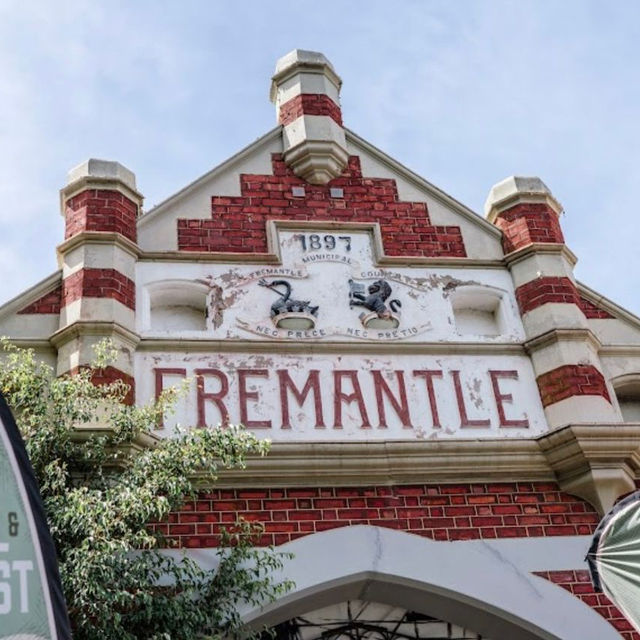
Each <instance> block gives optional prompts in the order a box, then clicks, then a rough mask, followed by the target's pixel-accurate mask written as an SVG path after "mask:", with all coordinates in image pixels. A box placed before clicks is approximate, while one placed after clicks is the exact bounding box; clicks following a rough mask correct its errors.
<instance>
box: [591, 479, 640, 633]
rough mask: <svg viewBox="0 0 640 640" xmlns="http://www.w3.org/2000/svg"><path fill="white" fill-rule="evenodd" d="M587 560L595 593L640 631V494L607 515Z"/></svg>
mask: <svg viewBox="0 0 640 640" xmlns="http://www.w3.org/2000/svg"><path fill="white" fill-rule="evenodd" d="M586 560H587V562H588V564H589V571H590V572H591V580H592V581H593V586H594V588H595V589H596V591H601V592H603V593H604V594H605V595H606V596H607V597H608V598H609V599H610V600H611V601H612V602H613V603H614V604H615V605H616V606H617V607H618V609H620V611H621V612H622V613H623V614H624V616H625V617H626V618H627V619H628V620H629V622H631V624H633V626H634V627H635V629H636V630H637V631H638V632H640V491H636V492H635V493H632V494H631V495H629V496H627V497H626V498H625V499H624V500H621V501H620V502H619V503H618V504H617V505H616V506H615V507H613V509H611V511H609V513H607V514H606V515H605V516H604V518H603V519H602V521H601V522H600V524H599V525H598V528H597V529H596V531H595V534H594V536H593V540H592V541H591V546H590V547H589V551H588V553H587V558H586Z"/></svg>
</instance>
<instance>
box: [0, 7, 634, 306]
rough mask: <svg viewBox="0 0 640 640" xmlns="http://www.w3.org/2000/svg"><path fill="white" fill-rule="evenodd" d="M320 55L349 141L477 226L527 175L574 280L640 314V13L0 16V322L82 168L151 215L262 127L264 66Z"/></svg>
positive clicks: (41, 266)
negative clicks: (503, 188) (497, 193)
mask: <svg viewBox="0 0 640 640" xmlns="http://www.w3.org/2000/svg"><path fill="white" fill-rule="evenodd" d="M294 48H301V49H311V50H315V51H321V52H323V53H324V54H325V55H326V56H327V57H328V58H329V60H330V61H331V62H332V63H333V65H334V67H335V69H336V71H337V72H338V73H339V74H340V76H341V77H342V79H343V87H342V94H341V101H342V113H343V118H344V122H345V125H346V126H347V127H348V128H350V129H352V130H353V131H355V132H356V133H357V134H358V135H360V136H362V137H364V138H365V139H366V140H368V141H369V142H371V143H372V144H374V145H375V146H377V147H379V148H380V149H382V150H383V151H385V152H386V153H388V154H389V155H391V156H392V157H394V158H395V159H396V160H398V161H399V162H401V163H402V164H404V165H406V166H407V167H409V168H410V169H412V170H413V171H415V172H416V173H418V174H420V175H422V176H423V177H424V178H426V179H427V180H429V181H430V182H432V183H433V184H435V185H436V186H438V187H439V188H441V189H442V190H444V191H445V192H447V193H449V194H450V195H452V196H453V197H454V198H456V199H457V200H459V201H461V202H463V203H464V204H466V205H467V206H468V207H470V208H471V209H473V210H474V211H476V212H477V213H479V214H482V211H483V205H484V201H485V199H486V197H487V194H488V192H489V190H490V188H491V186H492V185H493V184H495V183H496V182H499V181H500V180H502V179H503V178H505V177H507V176H509V175H532V176H533V175H537V176H539V177H541V178H542V180H543V181H544V182H545V183H546V184H547V185H548V186H549V188H550V189H551V190H552V192H553V194H554V195H555V197H556V198H557V199H558V200H559V201H560V202H561V203H562V204H563V206H564V209H565V213H564V215H563V217H562V220H561V223H562V227H563V230H564V234H565V239H566V241H567V245H568V246H569V248H570V249H571V250H572V251H573V252H574V253H575V254H576V255H577V256H578V259H579V262H578V265H577V267H576V270H575V274H576V277H577V278H578V279H579V280H580V281H581V282H583V283H585V284H587V285H588V286H590V287H591V288H593V289H595V290H597V291H599V292H600V293H602V294H604V295H606V296H607V297H608V298H610V299H612V300H613V301H614V302H616V303H618V304H620V305H621V306H623V307H625V308H627V309H628V310H630V311H632V312H633V313H635V314H640V288H639V287H638V281H639V275H638V274H640V250H639V248H638V244H639V239H638V237H637V234H638V231H639V230H640V220H639V218H640V213H639V212H638V209H639V205H638V202H637V199H638V193H637V192H636V190H635V187H636V185H638V184H639V183H640V157H639V156H640V65H639V64H638V62H639V58H640V55H639V54H640V3H635V2H622V1H619V2H609V1H601V2H600V1H599V2H591V1H588V0H581V1H574V0H554V1H550V0H537V1H535V2H530V1H528V0H513V1H506V0H505V1H503V0H484V1H475V0H458V1H452V0H446V1H431V0H393V1H390V0H384V1H377V0H344V1H342V2H338V1H332V0H324V1H322V2H312V1H311V0H306V1H305V0H296V1H289V0H278V1H277V2H276V1H272V0H243V1H242V2H231V1H224V2H223V1H221V0H208V1H204V0H182V1H177V0H176V1H175V2H167V1H164V0H150V1H147V0H125V1H122V0H108V1H107V0H57V1H56V2H51V0H45V1H41V0H29V1H28V2H25V1H24V0H15V1H14V0H0V202H1V203H2V206H1V207H0V231H1V232H0V274H1V275H0V303H1V302H4V301H6V300H8V299H10V298H12V297H13V296H15V295H17V294H18V293H20V292H21V291H23V290H24V289H26V288H28V287H30V286H32V285H34V284H36V283H37V282H38V281H39V280H41V279H43V278H45V277H46V276H48V275H49V274H51V273H53V272H54V271H55V270H56V269H57V263H56V254H55V247H56V246H57V245H58V244H59V243H60V242H61V241H62V238H63V220H62V217H61V215H60V209H59V195H58V191H59V189H60V188H61V187H62V186H63V185H64V184H65V181H66V173H67V171H68V170H69V169H71V168H72V167H74V166H76V165H77V164H79V163H81V162H83V161H84V160H86V159H87V158H89V157H93V158H102V159H108V160H117V161H119V162H121V163H122V164H124V165H125V166H126V167H128V168H129V169H131V170H132V171H134V172H135V174H136V177H137V182H138V188H139V190H140V191H141V192H142V193H143V194H144V196H145V209H146V210H149V209H150V208H152V207H153V206H154V205H155V204H157V203H159V202H161V201H162V200H164V199H165V198H167V197H168V196H170V195H171V194H173V193H174V192H176V191H177V190H179V189H180V188H182V187H183V186H185V185H186V184H187V183H189V182H191V181H193V180H194V179H196V178H197V177H199V176H200V175H202V174H204V173H206V172H207V171H209V170H210V169H212V168H213V167H214V166H216V165H218V164H219V163H221V162H222V161H224V160H225V159H226V158H228V157H229V156H230V155H232V154H233V153H235V152H236V151H238V150H240V149H241V148H243V147H244V146H246V145H247V144H249V143H251V142H252V141H253V140H255V139H256V138H258V137H259V136H261V135H262V134H264V133H266V132H267V131H269V130H270V129H271V128H272V127H273V126H274V125H275V110H274V107H273V105H271V104H270V102H269V99H268V91H269V84H270V77H271V75H272V74H273V70H274V66H275V62H276V60H277V59H278V58H279V57H281V56H282V55H284V54H285V53H287V52H288V51H290V50H292V49H294Z"/></svg>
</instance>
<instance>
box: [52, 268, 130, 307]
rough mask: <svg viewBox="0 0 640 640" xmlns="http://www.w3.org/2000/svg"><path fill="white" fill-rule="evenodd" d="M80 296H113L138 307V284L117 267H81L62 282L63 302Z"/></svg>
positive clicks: (123, 302)
mask: <svg viewBox="0 0 640 640" xmlns="http://www.w3.org/2000/svg"><path fill="white" fill-rule="evenodd" d="M79 298H112V299H114V300H118V301H120V302H122V304H124V305H126V306H127V307H129V308H130V309H134V310H135V308H136V285H135V283H134V282H133V280H131V279H130V278H127V277H126V276H123V275H122V274H121V273H120V272H119V271H116V270H115V269H95V268H86V269H80V270H79V271H76V272H75V273H72V274H71V275H70V276H68V277H67V278H65V279H64V280H63V282H62V304H63V306H66V305H68V304H70V303H71V302H73V301H74V300H78V299H79Z"/></svg>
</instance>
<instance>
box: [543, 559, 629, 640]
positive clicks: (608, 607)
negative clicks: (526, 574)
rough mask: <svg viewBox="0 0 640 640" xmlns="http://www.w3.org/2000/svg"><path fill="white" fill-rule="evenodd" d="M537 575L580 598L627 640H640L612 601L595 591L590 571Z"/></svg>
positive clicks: (545, 572)
mask: <svg viewBox="0 0 640 640" xmlns="http://www.w3.org/2000/svg"><path fill="white" fill-rule="evenodd" d="M535 574H536V575H537V576H541V577H542V578H545V579H546V580H549V581H551V582H553V583H554V584H557V585H559V586H561V587H562V588H563V589H566V590H567V591H569V592H570V593H572V594H573V595H574V596H576V597H577V598H580V600H582V601H583V602H584V603H585V604H588V605H589V606H590V607H592V608H593V609H595V610H596V611H597V612H598V613H599V614H600V615H601V616H602V617H603V618H605V620H608V621H609V622H610V623H611V624H612V625H613V626H614V627H615V628H616V629H617V630H618V631H619V632H620V635H621V636H622V637H623V638H625V640H640V633H637V632H635V631H634V630H633V626H632V625H631V623H630V622H629V621H628V620H627V619H626V618H625V617H624V616H623V615H622V614H621V613H620V611H619V610H618V609H617V608H616V607H615V606H614V605H613V604H612V603H611V600H609V598H607V597H606V596H605V595H604V594H602V593H596V592H595V591H594V589H593V585H592V584H591V578H590V577H589V572H588V571H586V570H578V571H572V570H568V571H536V572H535Z"/></svg>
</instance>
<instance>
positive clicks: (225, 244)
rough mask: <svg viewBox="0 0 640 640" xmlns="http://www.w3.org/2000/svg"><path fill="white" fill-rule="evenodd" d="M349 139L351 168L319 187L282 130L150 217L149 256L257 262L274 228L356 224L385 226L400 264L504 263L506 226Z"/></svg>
mask: <svg viewBox="0 0 640 640" xmlns="http://www.w3.org/2000/svg"><path fill="white" fill-rule="evenodd" d="M346 137H347V144H348V150H349V154H350V160H349V165H348V167H347V168H346V169H345V171H344V172H343V174H342V175H341V176H339V177H338V178H335V179H334V180H332V181H331V182H330V183H329V184H328V185H322V186H316V185H310V184H308V183H306V182H305V181H303V180H301V179H300V178H298V177H296V176H295V175H294V174H293V172H292V171H291V170H290V169H289V168H288V167H287V166H286V165H285V164H284V163H283V162H282V158H281V153H282V128H281V127H277V128H275V129H273V130H272V131H271V132H269V133H268V134H266V135H265V136H263V137H262V138H260V139H259V140H257V141H256V142H255V143H253V144H252V145H250V146H249V147H247V148H245V149H243V150H242V151H241V152H240V153H238V154H236V155H235V156H233V157H232V158H230V159H229V160H228V161H226V162H225V163H223V164H221V165H220V166H218V167H216V168H215V169H213V170H212V171H210V172H208V173H207V174H205V175H204V176H202V177H201V178H199V179H198V180H196V181H195V182H193V183H191V184H190V185H188V186H187V187H185V188H184V189H182V190H181V191H179V192H178V193H176V194H175V195H174V196H172V197H170V198H168V199H167V200H165V201H164V202H163V203H161V204H160V205H158V206H157V207H155V208H154V209H152V210H151V211H149V212H148V213H147V214H145V215H144V216H143V217H142V218H141V220H140V222H139V235H140V239H139V242H140V246H141V248H142V249H143V250H144V251H150V252H166V251H185V252H208V253H219V252H220V253H225V252H234V253H244V254H246V255H247V257H248V258H249V256H251V255H252V254H253V255H255V254H264V253H265V252H266V250H267V249H266V235H265V233H266V232H265V222H266V221H267V220H294V221H296V222H299V221H304V220H307V221H310V222H318V221H332V222H340V221H344V222H347V221H349V222H371V223H379V224H380V226H381V231H382V236H383V239H385V241H386V242H388V246H385V253H386V254H387V255H390V256H393V255H402V256H403V257H408V256H416V257H419V258H423V259H424V258H440V259H441V258H456V259H460V258H467V259H469V258H470V259H474V260H500V259H501V258H502V249H501V245H500V238H501V232H500V231H499V230H498V229H497V228H496V227H494V226H493V225H491V224H490V223H488V222H486V221H485V220H483V219H482V218H480V217H479V216H478V215H476V214H475V213H473V212H472V211H471V210H470V209H468V208H466V207H465V206H464V205H462V204H460V203H459V202H457V201H456V200H454V199H453V198H451V197H450V196H448V195H446V194H445V193H444V192H442V191H440V190H439V189H437V188H436V187H434V186H433V185H431V184H430V183H429V182H427V181H426V180H423V179H422V178H420V177H419V176H417V175H416V174H414V173H413V172H411V171H410V170H408V169H406V168H405V167H403V166H402V165H400V164H399V163H397V162H395V161H394V160H393V159H391V158H390V157H389V156H387V155H385V154H384V153H382V152H381V151H379V150H378V149H376V148H375V147H374V146H372V145H370V144H368V143H367V142H365V141H364V140H363V139H361V138H360V137H358V136H357V135H356V134H354V133H352V132H350V131H346ZM294 187H296V190H295V193H294V190H293V188H294ZM234 231H242V233H237V234H234Z"/></svg>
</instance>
